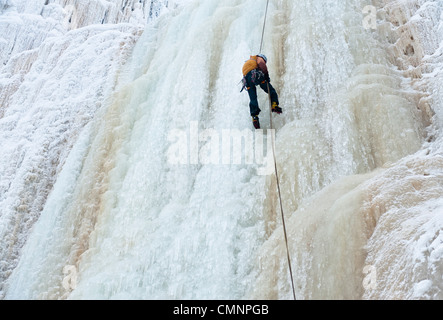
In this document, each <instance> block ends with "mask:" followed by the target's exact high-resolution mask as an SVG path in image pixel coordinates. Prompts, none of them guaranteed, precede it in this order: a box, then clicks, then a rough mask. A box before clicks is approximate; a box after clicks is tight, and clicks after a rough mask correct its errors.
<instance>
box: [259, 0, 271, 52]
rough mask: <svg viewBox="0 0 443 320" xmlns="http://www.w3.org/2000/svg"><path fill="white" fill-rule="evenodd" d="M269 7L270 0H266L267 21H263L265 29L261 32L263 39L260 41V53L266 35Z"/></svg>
mask: <svg viewBox="0 0 443 320" xmlns="http://www.w3.org/2000/svg"><path fill="white" fill-rule="evenodd" d="M268 7H269V0H267V1H266V11H265V21H263V31H262V33H261V41H260V51H259V53H261V49H262V48H263V38H264V35H265V27H266V17H267V16H268Z"/></svg>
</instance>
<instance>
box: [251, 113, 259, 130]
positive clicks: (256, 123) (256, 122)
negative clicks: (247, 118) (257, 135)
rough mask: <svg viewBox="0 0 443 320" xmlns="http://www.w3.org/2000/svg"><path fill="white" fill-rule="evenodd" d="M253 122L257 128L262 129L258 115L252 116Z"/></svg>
mask: <svg viewBox="0 0 443 320" xmlns="http://www.w3.org/2000/svg"><path fill="white" fill-rule="evenodd" d="M252 124H253V125H254V128H255V129H260V120H259V119H258V116H253V117H252Z"/></svg>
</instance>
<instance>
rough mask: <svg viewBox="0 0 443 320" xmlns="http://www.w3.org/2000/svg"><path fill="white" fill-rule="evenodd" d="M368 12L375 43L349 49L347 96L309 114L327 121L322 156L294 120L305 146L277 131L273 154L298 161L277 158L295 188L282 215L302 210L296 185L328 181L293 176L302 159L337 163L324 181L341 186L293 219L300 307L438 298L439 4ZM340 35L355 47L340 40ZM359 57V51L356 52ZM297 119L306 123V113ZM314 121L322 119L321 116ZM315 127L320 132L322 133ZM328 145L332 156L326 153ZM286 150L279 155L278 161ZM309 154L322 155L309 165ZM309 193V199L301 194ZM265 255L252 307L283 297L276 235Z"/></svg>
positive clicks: (335, 96)
mask: <svg viewBox="0 0 443 320" xmlns="http://www.w3.org/2000/svg"><path fill="white" fill-rule="evenodd" d="M373 4H374V6H376V7H377V17H378V19H379V20H378V22H377V29H376V30H374V32H372V35H373V36H374V40H375V41H376V42H375V43H374V42H372V41H371V40H363V39H364V38H363V37H362V38H360V39H358V38H355V37H354V41H353V43H354V44H355V43H359V44H360V45H359V46H358V45H357V46H353V47H352V48H353V50H352V51H354V55H352V57H353V59H348V61H349V60H353V61H355V62H360V65H359V66H357V67H356V68H354V70H353V72H352V73H351V76H350V77H349V78H348V79H346V80H345V81H344V83H342V85H343V84H344V87H343V88H338V89H337V90H336V93H332V94H329V95H327V97H328V98H327V102H326V106H327V109H326V110H324V109H322V108H320V109H317V108H316V109H314V110H322V111H323V114H325V113H326V114H327V116H326V119H328V118H329V120H327V122H325V123H323V124H326V128H327V131H326V132H327V133H328V135H329V134H331V133H332V135H330V137H331V138H333V139H331V140H329V145H327V143H328V140H326V139H324V138H323V139H314V140H312V139H306V138H305V137H306V136H308V137H310V135H309V134H307V130H306V125H305V124H304V122H301V121H300V122H301V123H300V124H299V125H298V130H299V131H301V132H300V134H299V135H298V136H300V137H303V138H302V141H298V140H297V139H295V140H294V139H291V133H294V132H295V130H297V126H296V125H295V124H293V128H294V130H291V131H292V132H291V133H289V132H286V131H284V130H285V128H283V129H282V130H281V131H280V136H279V139H278V143H283V141H284V139H287V140H286V141H287V142H289V141H292V144H293V145H294V146H295V148H294V154H293V155H287V154H288V153H289V152H288V151H285V152H286V155H285V157H284V158H283V159H287V160H286V161H292V162H291V163H293V164H295V165H292V166H287V165H284V164H282V165H281V168H280V169H281V171H282V172H283V174H285V172H286V174H288V175H291V176H293V177H295V178H294V179H293V181H295V186H296V187H294V188H293V189H292V190H291V191H292V192H291V194H288V197H287V198H286V199H288V198H289V199H294V200H292V201H291V202H288V201H287V200H286V201H287V202H286V203H287V204H288V205H287V207H288V206H289V205H292V207H289V209H292V208H297V207H296V206H297V204H298V203H300V202H297V201H296V200H297V199H300V195H299V194H297V192H300V190H302V191H303V189H302V188H300V187H298V186H299V185H302V186H304V187H305V188H306V185H308V186H309V185H310V184H309V181H313V182H314V184H312V183H311V185H314V186H318V182H319V181H324V180H325V179H324V175H320V174H318V172H319V171H318V170H316V171H314V172H316V173H317V175H312V173H311V172H310V171H309V170H300V169H299V167H300V166H301V163H304V162H307V161H309V160H310V159H313V161H312V162H313V164H311V166H317V165H319V164H324V163H328V159H327V157H325V156H324V155H329V156H331V157H332V158H333V159H337V160H338V161H337V162H334V163H333V165H332V168H334V169H332V170H331V171H328V172H327V173H326V174H328V175H330V174H338V175H340V174H345V175H347V177H345V178H341V179H338V181H337V179H331V180H333V181H334V182H332V183H331V184H330V185H329V186H328V187H326V188H324V189H323V190H321V191H320V192H318V193H315V194H314V195H313V196H312V197H311V198H310V199H309V200H305V201H302V202H301V203H302V205H301V206H300V208H298V210H297V211H295V212H294V213H293V214H292V215H291V216H290V218H289V222H288V228H289V230H290V231H289V234H290V247H291V254H292V256H293V269H294V270H296V276H295V279H296V281H295V285H296V290H297V293H298V297H299V298H305V299H356V298H363V299H441V298H442V289H441V278H442V269H441V267H440V265H441V262H442V259H443V256H442V248H443V242H442V238H441V230H442V227H443V225H442V221H443V220H442V210H441V192H442V189H441V188H442V185H443V184H442V182H443V181H442V169H443V167H442V163H441V160H442V154H441V147H440V146H441V143H439V142H438V141H439V140H440V137H441V116H442V114H441V98H440V94H439V92H441V91H440V89H441V81H440V80H441V79H440V72H439V71H438V70H439V69H440V68H439V67H438V63H439V62H438V61H439V60H438V58H436V57H439V56H440V51H441V48H440V43H441V36H442V33H441V25H440V23H439V20H440V16H441V10H442V4H441V3H440V2H435V1H391V2H386V1H384V2H374V3H373ZM343 17H347V18H349V16H348V15H343ZM308 28H309V26H308ZM327 30H328V31H329V30H331V28H330V29H327ZM336 32H337V31H334V33H336ZM344 35H346V37H347V38H348V39H352V37H351V36H349V35H347V32H346V31H345V32H344ZM354 35H355V34H354ZM322 45H323V43H322ZM325 47H327V45H326V46H325ZM357 48H360V50H357V51H356V50H355V49H357ZM333 49H335V48H333ZM380 49H383V51H385V54H381V52H380V51H378V50H380ZM306 52H310V51H309V50H306ZM314 52H315V53H317V54H318V52H322V51H321V49H320V50H315V51H314ZM332 52H333V51H332ZM371 53H372V54H371ZM326 59H327V58H326ZM370 62H372V63H370ZM344 65H346V64H344ZM327 74H329V73H328V72H326V75H327ZM306 75H308V76H309V75H311V73H306ZM334 78H337V77H334ZM303 81H304V82H305V83H306V82H307V81H308V80H307V79H304V80H303ZM285 83H288V82H285ZM308 83H309V82H308ZM305 87H306V86H305V85H303V88H305ZM326 88H327V86H326ZM299 95H300V96H302V95H303V93H302V92H300V93H299ZM314 96H315V95H314ZM306 105H308V104H305V106H306ZM343 111H345V112H343ZM310 112H311V114H312V113H314V112H313V111H310ZM299 117H300V118H301V119H303V118H304V117H303V114H301V115H299ZM316 118H320V119H321V118H324V116H323V115H322V114H319V115H316ZM397 120H398V121H399V122H397ZM400 123H402V124H401V125H400V126H397V125H398V124H400ZM420 123H421V124H420ZM323 124H322V123H321V122H320V125H319V126H320V127H322V126H323ZM417 124H419V126H418V127H417ZM428 125H429V126H428ZM426 126H428V127H427V128H426V130H425V127H426ZM334 128H336V129H338V130H334ZM287 130H289V129H287ZM285 134H287V138H286V137H285ZM320 137H321V136H320ZM424 137H426V139H425V140H423V138H424ZM306 141H309V142H310V143H306ZM314 143H315V144H314ZM325 145H326V146H328V147H329V148H330V150H332V152H331V153H329V154H328V153H327V152H325V151H324V150H325V149H326V147H324V146H325ZM312 147H314V148H312ZM282 149H283V148H282V145H280V148H279V150H282ZM285 149H287V148H285ZM306 149H308V150H312V149H315V150H318V151H317V152H315V153H314V155H315V157H313V158H309V156H308V155H309V154H310V153H309V152H308V150H306ZM300 150H302V152H301V155H300ZM415 150H418V151H417V152H414V151H415ZM410 153H412V155H411V156H406V155H407V154H410ZM280 154H284V153H283V151H280ZM307 156H308V158H306V157H307ZM405 156H406V157H405ZM280 159H282V156H281V155H280ZM398 159H401V160H399V161H397V160H398ZM280 163H281V160H280ZM343 165H344V166H343ZM294 168H295V170H294ZM375 168H378V169H376V170H375V171H373V172H371V173H369V174H363V175H362V174H360V175H353V174H355V173H364V172H366V171H371V170H373V169H375ZM320 172H321V171H320ZM283 179H284V176H283V177H282V180H283ZM299 181H302V182H299ZM306 181H308V183H306ZM292 185H293V183H289V186H292ZM285 189H286V190H288V189H289V188H288V187H286V188H285ZM309 192H312V191H311V190H307V192H306V193H307V194H309ZM289 195H290V197H289ZM292 210H294V209H292ZM290 212H291V211H290ZM262 250H263V251H262V253H261V254H260V256H261V257H265V258H262V260H261V274H260V276H259V277H258V281H257V287H256V288H255V289H254V290H253V291H252V294H251V297H254V298H290V286H289V278H288V271H287V270H286V273H284V269H285V268H287V263H286V259H285V257H284V253H285V251H284V241H283V235H282V232H281V230H280V231H277V232H275V233H274V234H273V236H272V237H271V238H270V239H269V240H268V241H267V242H266V244H265V245H264V246H263V248H262ZM276 274H278V275H281V276H275V275H276ZM265 288H266V289H269V288H272V289H271V290H266V289H265ZM282 293H286V294H282Z"/></svg>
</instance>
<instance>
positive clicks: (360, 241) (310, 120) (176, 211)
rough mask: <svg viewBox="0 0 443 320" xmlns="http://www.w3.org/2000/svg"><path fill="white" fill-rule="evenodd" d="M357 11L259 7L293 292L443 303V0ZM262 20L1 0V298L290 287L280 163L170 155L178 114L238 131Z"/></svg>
mask: <svg viewBox="0 0 443 320" xmlns="http://www.w3.org/2000/svg"><path fill="white" fill-rule="evenodd" d="M365 5H367V2H365V1H359V0H346V1H340V2H337V1H326V2H325V1H318V0H309V1H304V2H298V3H297V5H296V6H295V5H294V2H293V1H292V0H288V1H271V2H270V8H269V9H270V11H269V12H270V15H269V17H268V21H267V22H268V24H267V30H266V33H265V39H264V52H266V54H267V56H268V59H269V69H270V70H271V79H272V82H273V84H274V86H275V87H276V88H277V91H278V92H279V94H280V102H281V105H282V106H283V109H284V115H283V116H280V117H276V118H274V124H275V126H276V127H277V128H278V130H277V135H276V137H277V141H276V148H277V154H276V156H277V162H278V163H277V164H278V170H279V173H280V181H281V187H282V197H283V205H284V211H285V213H286V215H287V227H288V234H289V246H290V254H291V257H292V258H293V260H292V261H293V270H294V275H295V284H296V293H297V297H298V298H300V299H442V298H443V296H442V294H443V288H442V279H443V269H442V265H443V264H442V259H443V233H442V230H443V220H442V217H443V201H442V197H441V195H442V194H443V190H442V186H443V149H442V145H443V144H442V142H443V134H442V129H441V128H442V119H443V113H442V112H443V109H442V105H443V100H442V97H443V95H442V94H443V92H442V90H443V86H442V83H443V82H442V80H443V79H442V75H443V73H442V72H441V70H442V69H443V68H442V66H443V64H442V63H443V60H442V55H441V52H442V50H443V33H442V30H443V29H442V27H441V16H442V14H443V12H442V11H443V3H442V2H441V1H424V0H420V1H419V0H408V1H397V0H392V1H384V2H383V3H379V4H378V5H379V7H377V15H378V19H377V29H376V30H367V29H365V28H364V27H363V25H362V19H363V14H362V9H363V7H364V6H365ZM263 14H264V6H263V8H261V7H259V6H257V3H256V1H252V0H246V1H236V0H222V1H209V0H205V1H198V0H180V1H179V0H177V1H153V2H152V1H141V2H140V1H122V0H114V1H102V0H96V1H88V2H85V1H77V0H71V1H57V0H56V1H51V3H48V4H47V5H45V1H37V0H35V1H25V0H14V1H11V0H7V1H6V0H0V28H2V31H3V30H5V32H2V35H1V36H0V60H1V62H2V65H1V68H0V88H1V91H0V103H1V106H0V149H1V150H2V151H4V152H3V156H2V157H1V158H0V177H1V178H0V208H1V209H0V237H1V239H2V242H1V245H0V297H2V298H3V297H4V298H6V299H162V298H163V299H214V298H218V299H243V298H253V299H257V298H258V299H263V298H265V299H291V296H292V292H291V286H290V283H289V275H288V268H287V261H286V252H285V246H284V240H283V232H282V225H281V219H280V218H279V210H280V208H279V206H278V198H277V193H276V185H275V179H274V177H273V176H272V175H269V176H260V175H257V168H258V167H259V164H258V163H253V164H246V163H242V164H234V163H228V164H226V163H223V161H220V162H219V163H218V164H217V162H216V161H214V162H211V163H208V162H205V161H199V160H201V158H198V157H197V160H196V163H193V162H192V161H191V162H192V163H191V164H189V162H186V164H184V165H177V164H171V163H169V162H168V157H167V154H168V148H169V146H170V143H171V141H170V139H168V137H169V134H170V133H171V132H182V133H188V132H190V131H192V130H193V129H192V124H196V125H197V129H198V130H199V131H200V132H205V133H207V134H208V133H209V132H212V133H216V134H220V135H221V134H222V133H223V132H226V130H238V132H241V131H242V130H249V127H250V125H251V123H250V119H249V114H248V110H247V103H248V98H247V96H246V95H244V94H239V92H238V91H239V90H237V89H238V88H237V87H236V84H237V83H238V81H239V80H240V71H241V66H242V64H243V62H244V60H245V59H247V58H248V57H249V55H250V54H254V53H257V52H256V51H257V50H258V44H259V42H260V36H261V27H262V24H261V23H262V21H263ZM257 21H259V23H257ZM259 100H260V101H261V106H262V109H263V110H264V111H265V110H267V109H266V105H265V103H266V95H264V94H263V93H262V92H260V93H259ZM269 120H270V119H269V115H268V114H267V112H263V113H262V114H261V122H262V124H263V125H264V127H265V128H267V126H268V124H269ZM245 128H246V129H245ZM205 130H206V131H205ZM211 130H212V131H211ZM243 132H244V131H243ZM251 133H252V131H251ZM204 138H205V139H206V140H204V141H201V142H208V136H205V137H204ZM255 138H257V136H255ZM185 139H186V141H187V139H188V136H186V137H185ZM190 144H192V142H191V143H190ZM189 147H190V148H191V149H192V146H191V145H190V146H189ZM205 147H206V145H205V144H201V145H200V150H198V149H197V150H196V151H200V152H202V151H205V150H206V151H207V149H205ZM221 151H222V153H223V152H226V149H221ZM269 151H270V148H269V147H268V149H267V152H268V155H269ZM200 155H201V154H200ZM227 158H228V159H230V154H229V157H227ZM67 267H68V268H67ZM66 270H71V271H72V270H74V271H75V272H76V275H77V277H76V281H75V285H74V286H72V287H66V281H65V280H66V279H67V278H66V277H67V273H66V272H65V271H66ZM369 276H371V277H373V278H371V279H372V280H373V281H367V280H368V278H367V277H369Z"/></svg>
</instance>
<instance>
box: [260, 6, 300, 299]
mask: <svg viewBox="0 0 443 320" xmlns="http://www.w3.org/2000/svg"><path fill="white" fill-rule="evenodd" d="M268 7H269V0H267V2H266V12H265V20H264V22H263V31H262V36H261V42H260V53H261V50H262V46H263V38H264V34H265V27H266V18H267V15H268ZM266 85H267V87H268V96H269V113H270V124H271V132H272V130H273V129H274V126H273V123H272V99H271V91H270V89H269V81H266ZM271 137H272V155H273V157H274V170H275V178H276V181H277V190H278V198H279V202H280V211H281V218H282V224H283V233H284V236H285V244H286V254H287V259H288V266H289V274H290V276H291V286H292V294H293V296H294V300H297V298H296V295H295V287H294V277H293V275H292V266H291V256H290V254H289V245H288V235H287V232H286V223H285V214H284V212H283V204H282V199H281V189H280V180H279V178H278V169H277V158H276V156H275V135H274V134H272V133H271Z"/></svg>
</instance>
